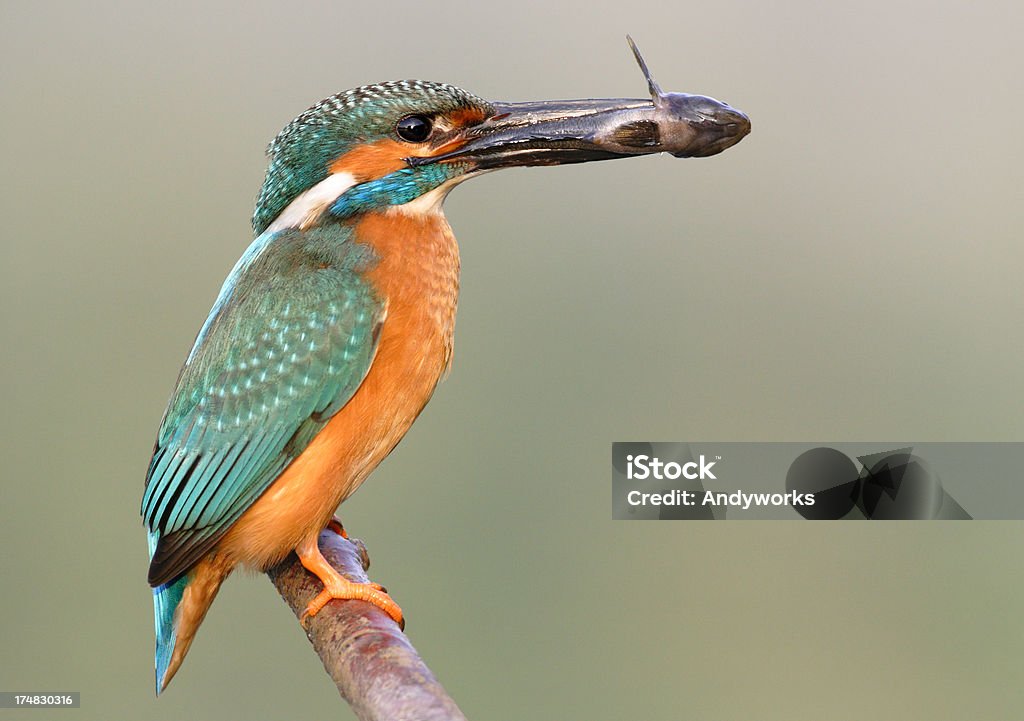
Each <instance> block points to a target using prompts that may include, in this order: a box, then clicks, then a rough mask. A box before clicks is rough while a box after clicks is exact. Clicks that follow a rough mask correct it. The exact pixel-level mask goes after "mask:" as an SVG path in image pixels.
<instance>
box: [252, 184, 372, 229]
mask: <svg viewBox="0 0 1024 721" xmlns="http://www.w3.org/2000/svg"><path fill="white" fill-rule="evenodd" d="M355 184H356V179H355V176H353V175H352V174H351V173H345V172H340V173H332V174H331V175H328V176H327V177H326V178H324V179H323V180H321V181H320V182H319V183H317V184H316V185H314V186H313V187H312V188H310V189H309V190H305V191H303V192H301V193H299V194H298V195H297V196H295V200H293V201H292V202H290V203H288V207H286V208H285V209H284V210H282V211H281V212H280V213H279V214H278V216H277V217H276V218H274V222H273V223H271V224H270V225H269V226H268V227H267V232H270V233H276V232H277V231H279V230H284V229H285V228H298V229H299V230H303V229H305V228H306V227H307V226H309V225H310V224H311V223H313V222H315V221H316V219H317V218H319V217H320V215H321V214H323V212H324V211H325V210H326V209H327V207H328V206H329V205H331V204H332V203H333V202H334V201H335V200H337V199H338V198H340V197H341V196H342V194H343V193H344V192H345V191H346V190H348V189H349V188H351V187H352V186H353V185H355Z"/></svg>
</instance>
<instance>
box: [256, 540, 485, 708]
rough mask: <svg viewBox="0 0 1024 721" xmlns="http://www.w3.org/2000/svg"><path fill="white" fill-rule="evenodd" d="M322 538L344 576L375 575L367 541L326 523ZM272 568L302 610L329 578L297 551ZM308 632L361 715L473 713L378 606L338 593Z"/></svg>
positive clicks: (289, 599) (298, 613) (340, 688)
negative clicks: (318, 574)
mask: <svg viewBox="0 0 1024 721" xmlns="http://www.w3.org/2000/svg"><path fill="white" fill-rule="evenodd" d="M319 543H320V550H321V552H322V553H323V554H324V557H325V558H326V559H327V560H328V562H329V563H330V564H331V565H332V566H334V567H335V568H336V569H338V571H339V572H340V573H341V574H342V575H343V576H345V577H346V578H348V579H349V580H351V581H356V582H359V583H366V582H367V581H368V580H369V579H368V578H367V576H366V569H367V568H369V565H370V558H369V556H368V555H367V553H366V547H365V546H364V545H363V543H362V541H359V540H357V539H348V540H346V539H344V538H342V537H341V536H339V535H338V534H336V533H334V532H333V531H323V532H322V533H321V534H320V539H319ZM267 575H268V576H270V580H271V581H273V583H274V586H276V587H277V590H278V592H279V593H280V594H281V597H282V598H284V600H285V602H286V603H287V604H288V605H289V606H291V609H292V611H293V612H294V613H295V615H296V617H300V616H301V614H302V612H303V611H304V610H305V608H306V605H307V604H308V603H309V602H310V601H311V600H312V599H313V597H314V596H316V595H317V594H318V593H319V592H320V591H321V589H322V586H323V585H322V584H321V583H320V580H319V579H318V578H316V576H314V575H313V574H311V573H310V572H309V571H307V570H306V569H305V568H303V566H302V564H301V563H299V559H298V558H297V557H296V556H295V554H294V553H293V554H291V555H290V556H289V557H288V558H286V559H285V560H284V561H282V562H281V563H280V564H279V565H277V566H275V567H274V568H272V569H270V570H269V571H267ZM306 636H307V637H308V638H309V641H310V643H312V644H313V648H314V650H315V651H316V652H317V654H318V655H319V656H320V660H321V661H323V664H324V668H325V669H326V670H327V674H328V675H329V676H330V677H331V679H332V680H333V681H334V683H335V685H336V686H337V687H338V691H339V692H340V693H341V696H342V698H344V699H345V700H346V701H348V703H349V705H350V706H352V710H353V711H355V714H356V716H357V717H358V718H359V719H360V720H361V721H413V720H415V721H466V717H465V716H463V714H462V712H461V711H460V710H459V707H458V706H456V705H455V702H454V701H453V700H452V699H451V697H450V696H448V694H447V693H446V692H445V690H444V688H443V687H442V686H441V684H440V683H439V682H438V681H437V679H436V678H434V674H432V673H431V672H430V669H429V668H427V665H426V664H425V663H423V660H422V659H420V657H419V654H417V653H416V649H414V648H413V647H412V644H411V643H409V639H408V638H406V637H405V634H403V633H402V631H401V630H400V629H399V628H398V624H396V623H395V622H394V621H392V620H391V618H390V617H389V616H388V615H387V614H386V613H384V612H383V611H381V610H380V609H379V608H377V607H376V606H374V605H372V604H370V603H366V602H364V601H331V602H330V603H328V604H327V605H326V606H325V607H324V608H323V610H322V611H320V613H318V614H317V615H316V616H314V617H313V618H312V619H308V620H307V622H306Z"/></svg>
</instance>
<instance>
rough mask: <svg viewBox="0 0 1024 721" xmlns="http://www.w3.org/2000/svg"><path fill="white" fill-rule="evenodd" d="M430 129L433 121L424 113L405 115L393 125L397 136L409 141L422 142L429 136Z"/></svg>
mask: <svg viewBox="0 0 1024 721" xmlns="http://www.w3.org/2000/svg"><path fill="white" fill-rule="evenodd" d="M432 129H433V123H432V122H430V118H428V117H427V116H425V115H406V116H405V117H404V118H402V119H401V120H399V121H398V125H396V126H395V132H396V133H398V137H400V138H401V139H402V140H405V141H407V142H410V143H422V142H423V141H424V140H426V139H427V138H428V137H430V131H431V130H432Z"/></svg>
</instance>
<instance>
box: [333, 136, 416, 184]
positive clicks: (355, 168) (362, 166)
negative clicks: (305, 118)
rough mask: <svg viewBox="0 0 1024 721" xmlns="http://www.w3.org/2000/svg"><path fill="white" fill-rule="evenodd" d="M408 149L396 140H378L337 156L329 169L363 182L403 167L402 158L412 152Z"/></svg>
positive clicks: (381, 176) (403, 161)
mask: <svg viewBox="0 0 1024 721" xmlns="http://www.w3.org/2000/svg"><path fill="white" fill-rule="evenodd" d="M410 150H411V149H410V148H409V146H408V145H403V144H402V143H399V142H398V141H397V140H378V141H377V142H375V143H368V144H367V145H360V146H359V147H358V148H353V149H352V150H350V151H348V152H347V153H345V154H344V155H341V156H339V157H338V158H337V159H336V160H335V161H334V162H333V163H331V166H330V170H331V172H332V173H349V174H351V175H352V176H353V177H354V178H356V180H358V181H359V182H360V183H365V182H366V181H368V180H376V179H377V178H383V177H384V176H385V175H387V174H389V173H393V172H395V171H396V170H401V169H402V168H404V167H405V160H404V159H405V158H408V157H409V156H410V155H413V154H414V153H411V152H409V151H410Z"/></svg>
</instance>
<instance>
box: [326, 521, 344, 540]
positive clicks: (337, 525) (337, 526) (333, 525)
mask: <svg viewBox="0 0 1024 721" xmlns="http://www.w3.org/2000/svg"><path fill="white" fill-rule="evenodd" d="M327 528H329V529H330V530H332V531H334V532H335V533H337V534H338V535H339V536H341V537H342V538H346V539H347V538H348V532H347V531H346V530H345V527H344V526H343V525H341V519H340V518H338V517H337V516H335V517H334V518H332V519H331V520H329V521H328V522H327Z"/></svg>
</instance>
